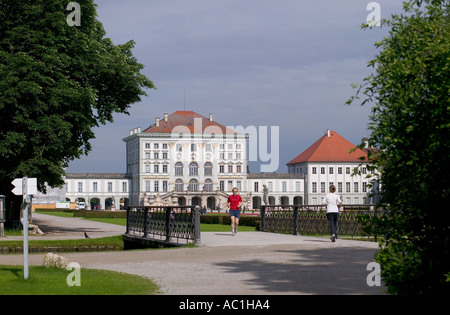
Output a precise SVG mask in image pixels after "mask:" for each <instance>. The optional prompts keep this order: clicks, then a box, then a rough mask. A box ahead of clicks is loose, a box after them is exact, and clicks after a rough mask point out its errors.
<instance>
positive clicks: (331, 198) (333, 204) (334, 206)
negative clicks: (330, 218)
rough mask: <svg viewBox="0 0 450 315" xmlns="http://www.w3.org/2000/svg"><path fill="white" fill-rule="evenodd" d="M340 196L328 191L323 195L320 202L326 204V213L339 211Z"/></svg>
mask: <svg viewBox="0 0 450 315" xmlns="http://www.w3.org/2000/svg"><path fill="white" fill-rule="evenodd" d="M341 202H342V201H341V198H340V197H339V195H338V194H336V193H328V194H326V195H325V197H323V200H322V204H326V205H327V213H329V212H335V213H336V212H339V207H338V205H339V204H340V203H341Z"/></svg>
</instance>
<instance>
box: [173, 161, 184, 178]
mask: <svg viewBox="0 0 450 315" xmlns="http://www.w3.org/2000/svg"><path fill="white" fill-rule="evenodd" d="M175 175H183V163H181V162H177V163H176V164H175Z"/></svg>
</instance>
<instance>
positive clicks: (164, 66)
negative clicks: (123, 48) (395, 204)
mask: <svg viewBox="0 0 450 315" xmlns="http://www.w3.org/2000/svg"><path fill="white" fill-rule="evenodd" d="M95 3H96V4H97V5H98V8H97V13H98V19H99V20H100V22H102V23H103V26H104V28H105V30H106V37H108V38H111V39H112V40H113V42H114V44H116V45H118V44H123V43H126V42H128V41H129V40H134V41H135V42H136V46H135V48H134V50H133V54H134V56H135V57H136V58H137V60H138V61H139V62H140V63H141V64H143V65H144V66H145V68H144V69H143V70H142V73H143V74H145V75H146V76H147V77H148V78H149V79H150V80H152V81H153V82H154V84H155V86H156V88H157V89H156V90H153V89H152V90H147V94H148V97H144V98H143V99H142V101H141V102H140V103H137V104H133V105H131V108H130V110H129V112H130V115H129V116H127V115H124V114H116V115H114V122H113V123H109V124H107V125H101V126H100V127H99V128H95V129H94V131H95V134H96V138H95V139H93V140H92V141H91V143H92V148H93V149H92V151H91V152H90V153H89V154H88V155H87V156H83V157H82V158H81V159H78V160H74V161H72V162H71V163H70V164H69V167H68V169H67V172H69V173H79V172H88V173H124V172H126V165H125V163H126V157H125V151H126V150H125V142H123V140H122V139H123V138H125V137H127V136H128V134H129V130H131V129H133V128H136V127H141V128H142V129H143V130H144V129H145V128H147V127H149V126H150V125H152V124H154V123H155V117H160V118H162V117H164V113H168V114H172V113H173V112H175V111H178V110H192V111H195V112H197V113H198V114H201V115H203V116H206V117H209V114H211V113H212V114H213V115H214V120H215V121H217V122H219V123H221V124H222V125H225V126H243V127H244V128H246V127H249V126H255V127H256V128H259V127H264V126H266V127H267V129H268V130H269V131H271V130H275V129H276V127H278V130H279V141H278V143H277V144H278V149H279V165H278V168H277V169H276V172H278V173H286V172H287V166H286V163H287V162H289V161H290V160H292V159H294V158H295V157H296V156H297V155H299V154H300V153H302V152H303V151H304V150H306V149H307V148H308V147H309V146H310V145H312V144H313V143H314V142H315V141H317V140H318V139H319V138H320V137H321V136H322V135H323V134H324V133H325V132H326V130H327V129H331V130H334V131H336V132H337V133H339V134H340V135H341V136H343V137H344V138H346V139H347V140H349V141H350V142H352V143H353V144H355V145H357V144H359V143H360V142H361V139H362V138H363V137H368V136H369V135H370V131H369V130H368V123H369V116H370V111H371V107H370V105H365V106H360V103H358V102H354V103H353V104H352V105H350V106H348V105H345V102H346V101H347V100H348V99H349V98H350V97H351V96H353V95H355V93H356V91H355V90H354V89H353V88H352V86H351V85H352V83H362V82H363V79H364V78H365V77H367V75H369V74H370V73H371V72H373V69H372V68H368V67H367V63H368V62H369V61H370V60H372V59H374V57H375V55H376V54H377V50H376V48H375V47H374V43H375V42H377V41H380V40H382V39H383V37H384V36H387V34H388V30H387V29H386V28H383V27H382V28H380V27H375V28H372V29H371V30H368V29H367V30H362V29H361V24H362V23H365V22H366V21H367V19H368V16H369V14H371V13H374V12H375V11H374V10H375V9H370V10H368V9H367V7H368V5H369V4H370V3H371V1H369V0H340V1H335V0H315V1H312V0H308V1H306V0H151V1H149V0H128V1H124V0H96V1H95ZM377 3H378V4H379V8H380V11H379V13H380V16H381V18H388V17H389V16H390V15H391V14H392V13H400V12H401V10H402V1H401V0H380V1H377ZM81 23H82V17H81ZM271 146H272V149H273V148H276V147H277V146H275V145H272V143H269V148H271ZM269 151H270V149H269ZM257 157H258V161H252V162H251V163H250V171H251V172H254V173H256V172H260V171H261V164H265V161H263V160H262V159H260V156H259V155H258V156H257Z"/></svg>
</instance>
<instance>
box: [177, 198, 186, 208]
mask: <svg viewBox="0 0 450 315" xmlns="http://www.w3.org/2000/svg"><path fill="white" fill-rule="evenodd" d="M178 205H179V206H180V207H182V206H185V205H186V198H184V197H178Z"/></svg>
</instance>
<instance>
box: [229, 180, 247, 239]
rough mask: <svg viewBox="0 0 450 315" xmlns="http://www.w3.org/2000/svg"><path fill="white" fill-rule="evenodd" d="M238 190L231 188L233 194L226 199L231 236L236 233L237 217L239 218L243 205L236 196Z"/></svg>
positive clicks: (240, 199) (239, 197)
mask: <svg viewBox="0 0 450 315" xmlns="http://www.w3.org/2000/svg"><path fill="white" fill-rule="evenodd" d="M237 192H238V189H237V188H236V187H235V188H233V194H232V195H231V196H229V197H228V200H227V206H228V208H229V209H230V217H231V234H232V235H235V234H236V233H237V227H238V225H239V217H240V216H241V207H242V205H243V204H244V203H243V202H242V198H241V196H239V195H238V194H237Z"/></svg>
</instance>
